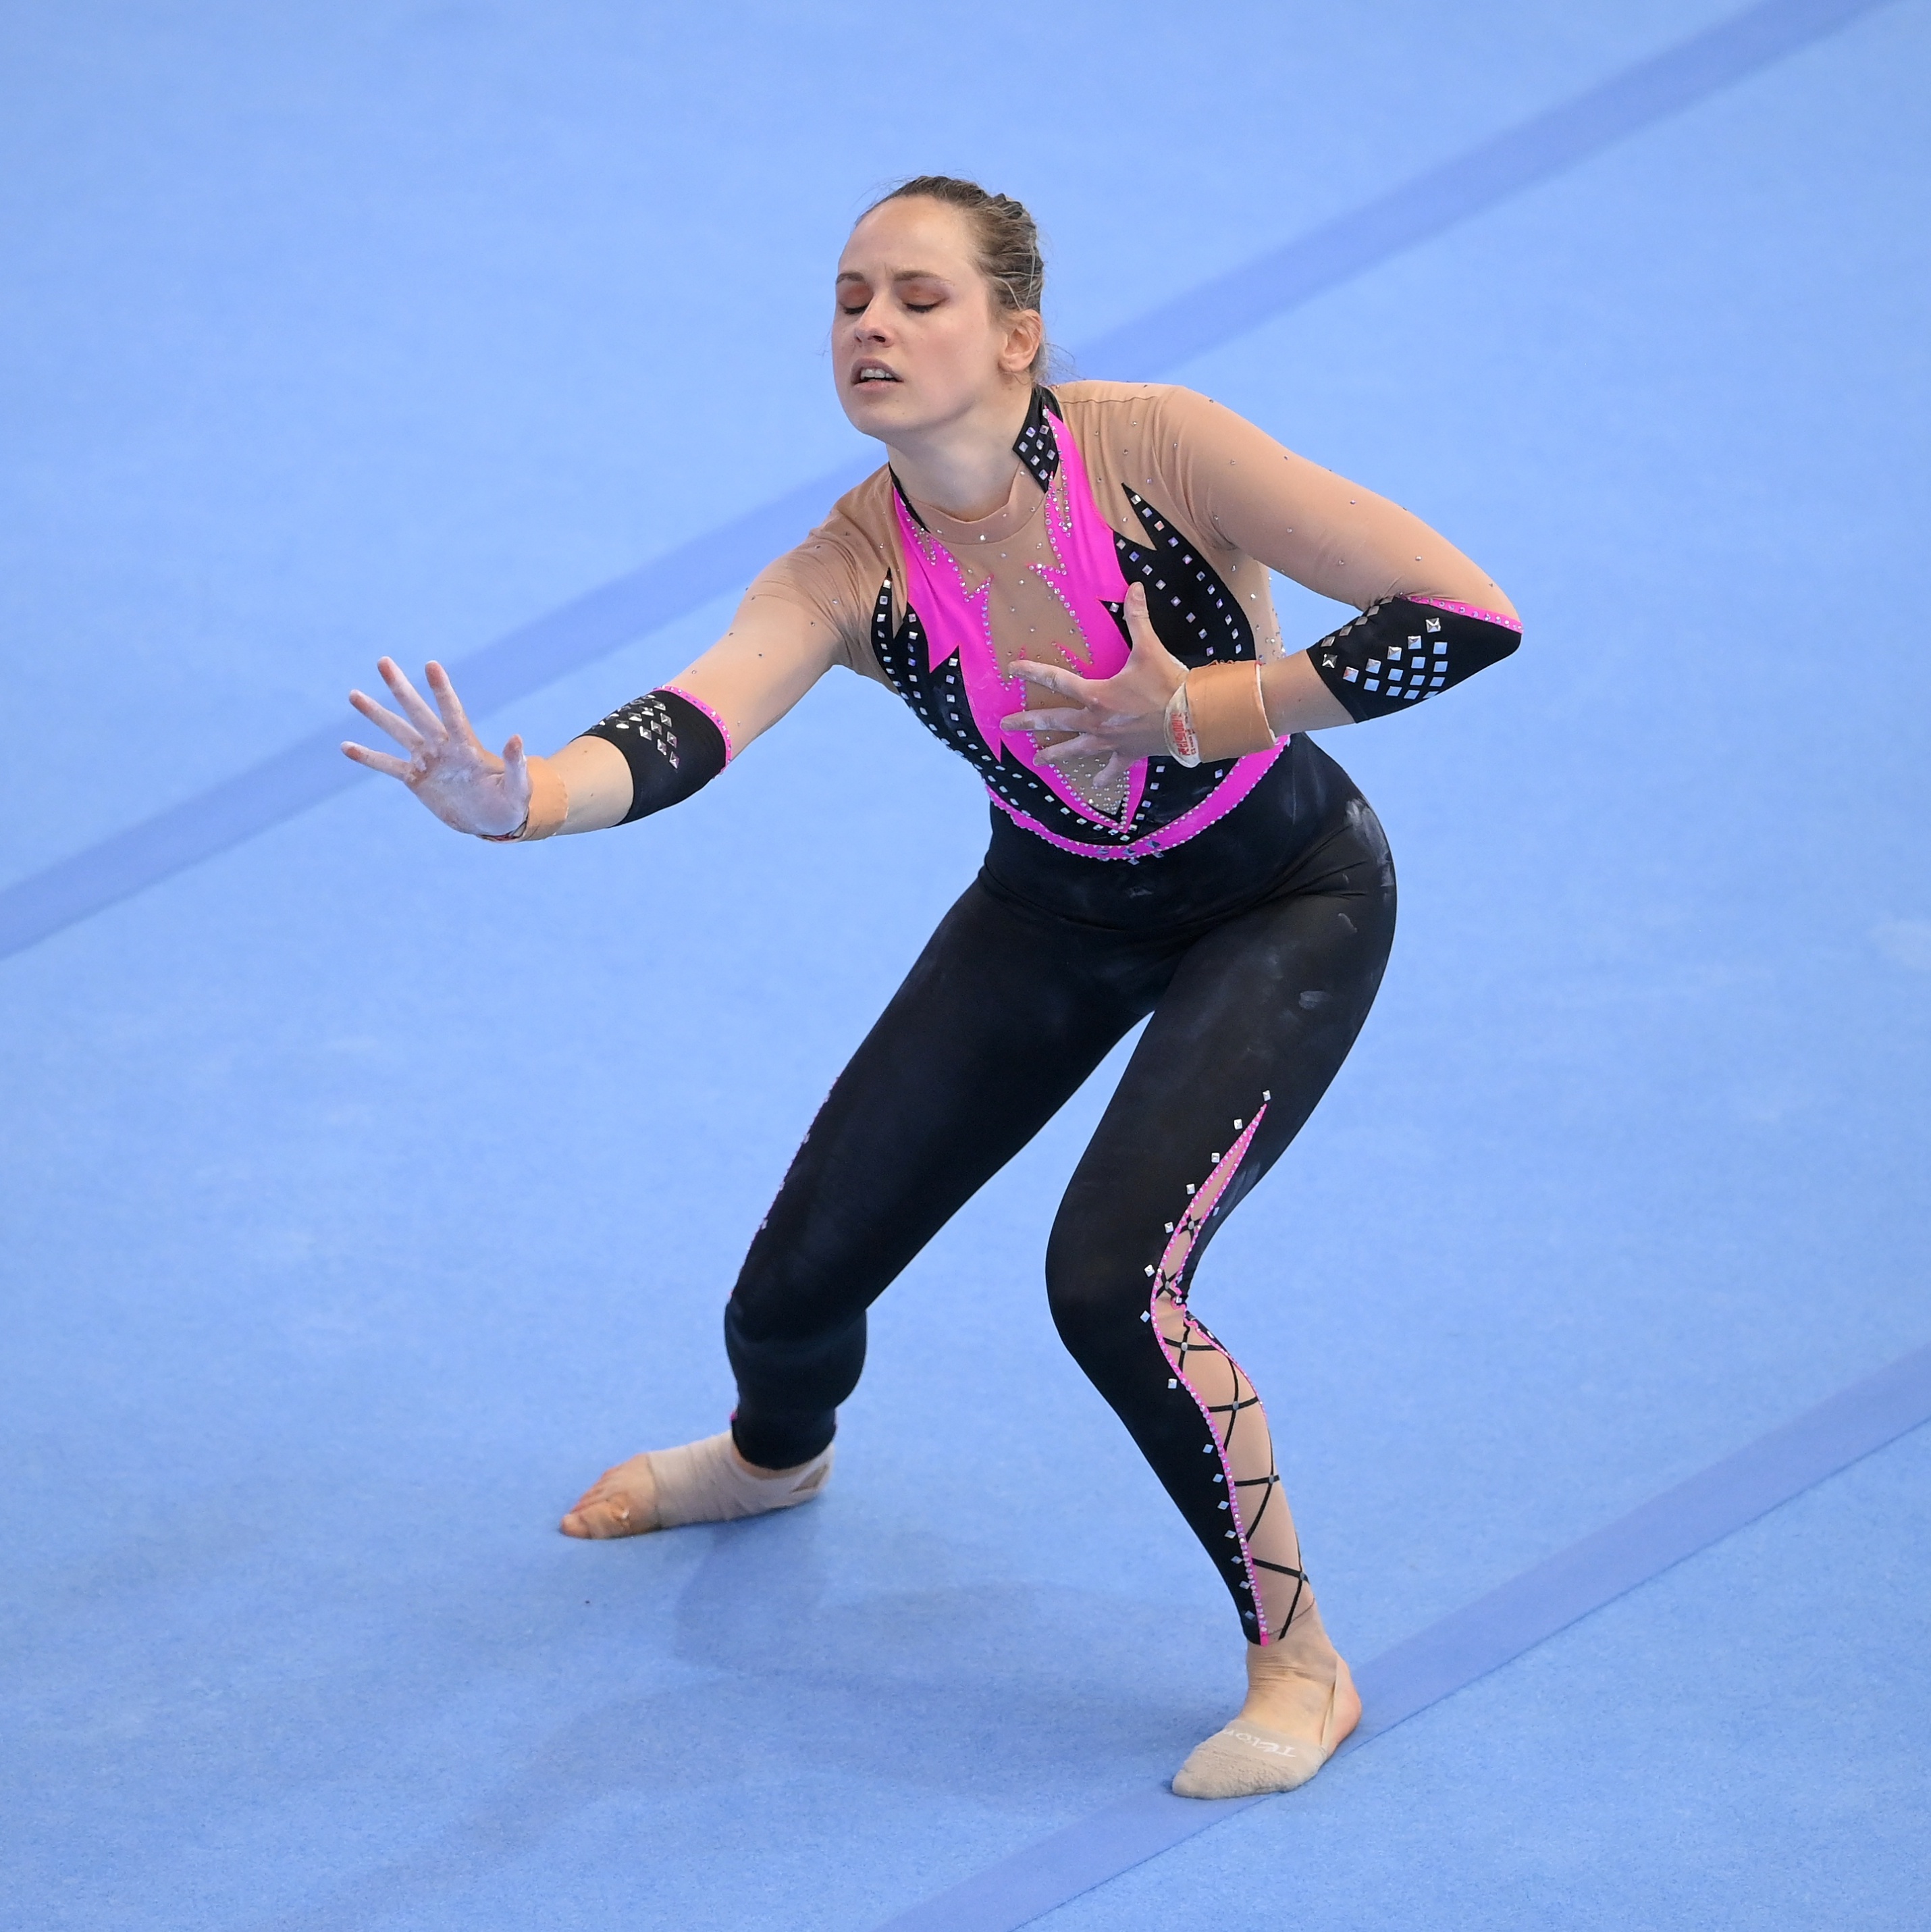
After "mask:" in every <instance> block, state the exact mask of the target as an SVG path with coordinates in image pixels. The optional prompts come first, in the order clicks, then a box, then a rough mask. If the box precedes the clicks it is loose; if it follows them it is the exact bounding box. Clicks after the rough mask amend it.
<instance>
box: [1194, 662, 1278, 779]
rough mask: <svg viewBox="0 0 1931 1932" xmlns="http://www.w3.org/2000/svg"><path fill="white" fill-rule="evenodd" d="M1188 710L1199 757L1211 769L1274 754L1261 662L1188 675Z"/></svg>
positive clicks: (1210, 666) (1207, 666)
mask: <svg viewBox="0 0 1931 1932" xmlns="http://www.w3.org/2000/svg"><path fill="white" fill-rule="evenodd" d="M1188 685H1189V691H1188V698H1187V703H1188V708H1189V712H1190V713H1191V716H1192V724H1193V730H1194V736H1195V740H1196V745H1197V749H1198V754H1199V756H1200V757H1201V758H1204V759H1205V760H1207V762H1208V763H1210V764H1217V763H1219V762H1220V761H1221V760H1223V759H1226V758H1242V757H1246V756H1247V755H1248V754H1249V753H1250V752H1253V751H1272V750H1273V748H1274V744H1275V742H1276V741H1275V733H1274V727H1273V724H1271V723H1270V721H1269V720H1268V717H1267V700H1266V696H1265V694H1264V691H1262V688H1261V665H1260V661H1259V660H1258V658H1256V659H1255V660H1254V661H1252V662H1251V663H1247V664H1201V665H1198V666H1197V667H1195V669H1194V670H1191V671H1190V672H1189V673H1188Z"/></svg>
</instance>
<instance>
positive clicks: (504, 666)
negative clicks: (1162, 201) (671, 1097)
mask: <svg viewBox="0 0 1931 1932" xmlns="http://www.w3.org/2000/svg"><path fill="white" fill-rule="evenodd" d="M1885 4H1887V0H1764V4H1762V5H1759V6H1756V7H1750V8H1749V9H1748V10H1746V11H1745V12H1744V13H1739V14H1737V15H1735V17H1733V18H1732V19H1730V20H1726V21H1724V22H1722V23H1720V24H1719V25H1717V26H1714V27H1712V28H1708V29H1706V30H1705V31H1703V32H1702V33H1700V34H1695V35H1693V36H1692V37H1690V39H1688V40H1684V41H1683V42H1681V43H1679V44H1678V46H1675V47H1672V48H1669V49H1666V51H1665V52H1662V53H1660V54H1657V55H1652V56H1651V57H1650V58H1648V59H1646V60H1642V61H1639V62H1636V63H1635V64H1634V65H1632V66H1630V67H1628V68H1624V70H1623V71H1621V73H1619V74H1615V75H1612V77H1610V78H1609V80H1605V81H1603V82H1600V83H1598V84H1597V86H1594V87H1592V88H1590V89H1586V90H1585V91H1584V92H1582V93H1581V94H1579V95H1573V96H1572V97H1571V98H1570V99H1568V100H1567V101H1563V102H1561V103H1559V104H1558V105H1557V106H1555V107H1552V108H1550V109H1549V110H1546V112H1544V113H1540V114H1538V115H1534V116H1532V117H1531V118H1529V119H1528V120H1526V121H1522V122H1520V123H1519V124H1517V125H1516V127H1512V128H1510V129H1508V130H1505V131H1504V133H1501V134H1499V135H1497V136H1495V137H1494V138H1492V139H1490V140H1488V141H1485V142H1482V143H1480V145H1477V147H1475V148H1471V149H1470V150H1469V151H1468V152H1467V153H1465V154H1461V155H1459V156H1457V157H1455V158H1454V159H1453V160H1448V161H1445V162H1443V163H1441V164H1440V165H1438V166H1435V167H1433V168H1431V169H1426V170H1425V171H1424V172H1423V173H1421V174H1420V175H1416V176H1415V177H1414V178H1412V179H1411V180H1410V181H1406V182H1405V183H1403V184H1401V185H1400V186H1399V187H1396V188H1393V189H1392V190H1390V191H1389V192H1388V193H1386V194H1384V195H1381V196H1378V197H1377V198H1376V199H1374V200H1372V201H1370V202H1367V203H1366V204H1365V205H1363V206H1361V207H1360V208H1356V209H1354V210H1353V211H1351V212H1350V213H1348V214H1345V215H1342V216H1340V217H1337V218H1336V220H1333V221H1330V222H1328V223H1325V224H1324V226H1321V227H1319V228H1317V229H1315V230H1313V231H1312V233H1309V234H1308V235H1306V236H1303V237H1302V238H1300V239H1299V240H1297V241H1295V242H1290V243H1288V244H1287V245H1285V247H1283V248H1278V249H1275V250H1273V251H1270V252H1269V253H1268V254H1265V255H1263V256H1261V257H1258V259H1257V260H1255V261H1252V262H1251V263H1248V264H1246V266H1244V267H1242V268H1240V269H1234V270H1233V271H1231V272H1229V273H1228V274H1226V275H1220V276H1217V277H1216V278H1213V279H1212V280H1210V281H1207V282H1204V283H1202V284H1200V285H1199V286H1198V287H1195V288H1193V289H1191V290H1188V291H1187V292H1186V293H1185V294H1183V295H1180V296H1176V297H1174V299H1172V300H1171V301H1170V302H1165V303H1163V304H1162V305H1160V306H1159V308H1155V309H1153V310H1152V311H1150V312H1149V313H1148V314H1145V315H1144V316H1141V317H1139V318H1138V320H1135V321H1133V322H1131V323H1126V324H1125V325H1124V326H1122V327H1120V328H1119V329H1114V330H1112V331H1111V332H1109V333H1108V334H1107V335H1104V336H1102V337H1101V338H1099V339H1098V340H1097V341H1094V342H1093V343H1091V344H1088V345H1087V346H1086V347H1085V348H1084V349H1083V350H1081V351H1080V352H1079V354H1078V359H1079V361H1080V362H1081V365H1082V366H1084V367H1086V368H1090V370H1092V371H1093V372H1095V373H1104V372H1105V371H1118V372H1120V373H1122V374H1129V375H1131V376H1132V377H1136V378H1145V377H1150V376H1152V375H1153V374H1158V373H1159V372H1160V371H1164V370H1168V369H1171V368H1174V367H1175V366H1177V365H1179V364H1180V363H1183V362H1186V361H1187V360H1188V359H1190V358H1192V357H1193V356H1198V355H1200V354H1202V353H1204V352H1205V351H1206V350H1210V349H1213V348H1216V347H1219V346H1220V345H1221V344H1225V343H1227V342H1230V341H1234V339H1236V338H1238V337H1239V336H1241V335H1245V334H1246V333H1247V332H1249V330H1251V329H1255V328H1258V326H1260V325H1261V323H1264V322H1267V321H1270V320H1273V319H1275V318H1276V317H1279V316H1282V315H1284V314H1287V313H1288V312H1289V311H1291V310H1293V309H1294V308H1297V307H1299V306H1300V305H1302V304H1303V303H1305V302H1309V301H1311V300H1312V299H1314V297H1315V296H1318V295H1320V294H1321V293H1324V292H1325V291H1326V290H1329V289H1331V288H1334V287H1337V286H1339V284H1342V283H1344V282H1346V281H1350V280H1351V279H1352V278H1354V277H1355V276H1357V275H1363V274H1365V273H1366V272H1367V271H1368V270H1369V269H1372V268H1374V267H1375V266H1378V264H1380V263H1383V262H1385V261H1387V260H1390V258H1391V257H1393V256H1396V255H1398V254H1401V253H1402V252H1403V251H1405V250H1407V249H1408V248H1413V247H1414V246H1415V245H1417V243H1420V242H1424V241H1426V240H1428V239H1429V238H1430V237H1432V236H1436V235H1439V234H1441V233H1443V232H1444V230H1445V229H1449V228H1450V227H1453V226H1454V225H1455V224H1456V223H1458V222H1461V221H1464V220H1468V218H1469V217H1471V216H1473V215H1475V214H1480V213H1481V212H1483V211H1484V210H1486V209H1487V208H1492V207H1494V206H1495V205H1497V204H1498V203H1499V202H1503V201H1505V200H1507V199H1510V197H1511V196H1514V195H1516V194H1519V193H1522V192H1523V191H1524V190H1527V189H1528V188H1531V187H1535V186H1537V184H1540V183H1541V182H1543V181H1549V180H1550V179H1552V178H1554V177H1555V176H1556V175H1559V174H1561V173H1562V172H1564V170H1566V169H1569V168H1570V167H1573V166H1575V165H1576V163H1578V162H1579V161H1582V160H1586V159H1587V158H1588V157H1590V156H1591V155H1592V154H1598V153H1600V152H1601V151H1603V149H1604V148H1608V147H1609V146H1611V145H1613V144H1614V143H1615V142H1618V141H1620V140H1622V139H1625V138H1626V137H1627V136H1630V135H1631V134H1633V133H1638V132H1639V131H1640V130H1642V129H1643V128H1645V127H1651V126H1654V124H1657V122H1659V121H1663V120H1665V119H1666V118H1669V116H1670V115H1673V114H1676V113H1681V111H1682V110H1684V109H1685V108H1687V107H1693V106H1694V105H1696V104H1697V103H1698V102H1699V101H1704V100H1706V99H1708V98H1709V97H1710V96H1711V95H1714V94H1715V93H1717V92H1720V90H1721V89H1723V88H1725V87H1727V86H1730V85H1731V84H1732V83H1734V82H1736V81H1738V80H1742V79H1744V77H1747V75H1749V74H1753V73H1755V72H1756V71H1758V70H1759V69H1760V68H1764V67H1765V66H1767V65H1769V64H1770V63H1771V62H1774V61H1777V60H1779V59H1781V58H1783V56H1784V55H1786V54H1789V53H1793V52H1796V51H1798V49H1801V48H1802V47H1804V46H1808V45H1809V44H1810V43H1812V42H1813V41H1815V40H1819V39H1820V38H1822V37H1823V36H1824V35H1825V34H1829V33H1831V32H1834V31H1836V30H1837V28H1840V27H1843V26H1847V25H1849V23H1851V22H1852V21H1853V20H1857V19H1858V18H1860V17H1861V16H1863V15H1864V14H1866V13H1872V12H1874V11H1875V10H1876V9H1877V8H1878V7H1880V6H1882V5H1885ZM860 473H861V472H859V470H858V469H850V470H847V469H836V470H832V471H829V472H826V474H824V475H821V476H817V477H814V478H812V479H811V481H808V482H806V483H803V484H799V486H798V487H796V488H795V489H793V490H787V491H786V492H785V493H784V495H783V496H779V497H778V498H775V499H773V500H772V502H768V503H765V504H763V505H760V506H759V507H758V508H756V509H754V510H751V511H746V512H745V514H743V515H742V516H740V517H734V518H733V519H731V520H730V521H728V522H727V523H721V524H719V525H718V526H717V527H716V528H715V529H712V530H710V531H708V532H706V533H705V534H704V535H701V536H699V537H695V538H692V539H691V541H689V542H688V543H686V544H680V545H679V546H678V547H677V548H676V549H675V550H671V551H670V552H668V553H667V554H666V555H664V556H661V557H660V558H658V559H657V560H656V561H655V562H652V563H649V564H646V565H643V567H642V568H640V569H638V570H635V571H631V572H629V573H628V574H626V575H625V576H622V577H618V578H616V579H615V580H613V581H612V582H610V583H607V584H604V585H603V586H601V588H599V589H595V590H592V591H590V592H587V593H586V595H583V596H582V597H580V598H576V599H575V600H574V601H572V602H571V603H569V604H565V605H564V606H563V607H562V608H561V609H559V610H553V611H551V612H550V613H548V614H547V615H546V616H541V617H539V618H537V619H535V620H533V621H532V622H530V623H528V624H526V625H522V626H521V627H520V628H517V629H516V630H514V631H511V632H509V633H508V634H507V635H506V636H504V637H499V638H498V639H496V641H495V642H494V643H490V644H486V645H484V646H482V648H481V649H478V650H476V651H474V652H471V653H470V654H469V656H467V657H466V658H461V659H460V660H458V661H457V662H456V663H455V664H453V665H452V666H451V670H452V671H453V672H454V675H455V677H456V679H457V683H458V685H459V686H460V688H462V690H463V695H464V697H465V699H466V701H467V702H468V703H469V709H471V710H472V712H475V713H477V714H478V715H480V714H481V713H482V712H486V711H488V710H490V709H493V707H495V706H498V705H500V704H502V703H507V702H508V701H509V700H511V699H514V698H516V697H520V696H521V695H523V694H524V693H526V692H527V691H534V690H536V689H538V688H541V686H542V685H545V684H547V683H548V682H550V681H551V680H552V679H556V678H558V677H561V676H563V675H565V673H568V672H569V671H571V670H576V669H577V668H578V667H580V666H582V665H583V664H589V663H591V662H592V661H595V659H596V658H600V657H602V656H604V655H607V653H609V652H611V651H613V650H616V649H619V648H620V647H621V646H624V645H625V644H628V643H634V642H635V641H636V640H637V639H638V638H640V637H644V636H646V635H648V634H649V633H650V632H651V631H655V630H658V629H660V628H662V627H663V626H664V625H667V624H670V623H673V622H676V620H677V619H679V618H680V617H683V616H688V614H689V613H691V611H693V610H697V609H698V608H699V607H700V606H702V605H703V604H706V603H709V601H711V599H712V598H714V597H717V596H720V595H723V594H724V593H725V592H728V591H730V590H731V589H734V588H736V586H739V585H740V584H742V583H747V582H748V580H750V579H751V577H752V576H753V575H754V574H755V573H756V572H757V571H758V570H759V569H760V568H762V567H763V565H764V564H765V563H766V562H767V561H769V559H770V558H771V557H772V556H775V555H776V554H777V553H778V552H779V551H781V550H784V549H786V548H788V547H790V544H793V542H795V541H796V540H797V538H798V537H799V535H800V533H801V532H802V531H803V530H805V529H808V527H809V526H811V524H812V523H814V522H815V521H816V520H817V519H818V517H820V516H821V515H822V514H823V511H824V509H825V508H826V505H827V504H829V502H831V501H832V499H833V498H834V497H835V496H837V495H838V493H840V492H841V491H842V490H845V489H847V488H849V487H850V486H851V485H852V484H853V483H855V482H856V481H857V480H858V478H859V474H860ZM342 728H343V727H341V726H340V725H330V726H327V727H322V728H321V729H319V730H315V731H313V732H311V733H309V734H308V735H307V736H305V737H304V738H301V739H298V740H297V742H295V743H294V744H292V745H287V746H286V747H284V748H283V749H282V750H281V751H278V752H277V753H275V754H274V755H273V756H272V757H269V758H267V759H265V760H262V763H259V764H257V765H254V766H250V768H249V769H247V770H246V771H243V772H238V773H237V774H236V775H235V776H234V777H232V778H225V779H223V781H221V782H220V784H215V785H212V786H210V787H208V788H207V789H206V790H203V791H201V792H198V793H196V794H195V795H194V796H192V797H190V798H186V799H182V800H181V802H180V803H179V804H178V805H171V806H169V808H167V809H166V811H161V812H158V813H157V814H154V816H153V817H151V818H146V819H143V820H141V821H140V822H139V823H138V824H135V825H132V826H129V827H127V829H126V830H124V831H122V832H116V833H115V834H114V835H112V836H111V837H109V838H104V839H103V840H101V841H100V842H99V843H98V844H94V845H91V846H89V847H86V848H85V850H82V851H79V852H76V853H73V855H72V856H70V857H68V858H66V859H61V860H60V861H58V862H57V863H55V864H54V865H49V866H48V867H46V868H45V869H44V870H43V871H39V872H36V873H34V874H30V875H29V876H28V877H26V878H25V879H22V880H19V881H18V882H17V883H15V884H13V885H12V886H8V887H7V889H5V890H4V892H0V959H5V958H7V957H9V956H11V955H12V954H13V953H19V952H21V951H23V950H25V948H27V947H30V946H31V945H34V944H36V943H37V941H40V940H42V939H44V938H47V937H48V936H49V935H51V934H53V933H55V932H60V931H61V930H63V929H64V928H66V927H67V926H73V925H75V924H76V923H78V922H79V921H80V920H82V919H86V918H88V917H89V916H91V915H92V914H93V913H97V912H99V911H100V910H103V908H104V907H107V906H110V905H112V904H115V902H116V901H118V900H121V899H123V898H127V897H128V896H129V895H130V894H132V893H134V892H139V891H141V890H142V889H144V888H145V887H146V886H151V885H154V884H157V883H160V881H161V880H163V879H166V878H169V877H172V875H173V874H175V873H177V872H179V871H184V870H185V869H186V868H187V867H189V866H190V865H196V864H198V863H199V862H200V861H201V860H202V859H210V858H212V857H214V856H215V855H216V854H217V853H220V852H224V851H226V850H228V849H229V847H231V846H234V845H237V844H241V842H242V841H244V840H245V839H247V838H252V837H253V836H254V835H255V834H256V833H257V832H263V831H265V830H267V829H268V827H269V826H272V825H276V824H278V823H280V822H281V821H282V820H283V819H286V818H289V817H293V816H294V815H295V814H296V813H297V812H299V811H305V810H307V808H308V807H309V806H310V805H319V804H320V803H321V802H322V801H323V800H324V799H328V798H332V797H334V796H335V795H336V794H337V793H338V792H341V791H344V790H347V789H348V787H349V786H350V785H352V784H356V783H358V781H360V780H361V778H362V777H363V776H364V773H363V772H361V770H360V769H358V767H357V766H353V765H352V764H350V763H349V762H348V760H346V759H345V758H343V756H342V754H341V753H340V751H339V750H338V749H337V746H338V745H339V744H340V739H341V734H342Z"/></svg>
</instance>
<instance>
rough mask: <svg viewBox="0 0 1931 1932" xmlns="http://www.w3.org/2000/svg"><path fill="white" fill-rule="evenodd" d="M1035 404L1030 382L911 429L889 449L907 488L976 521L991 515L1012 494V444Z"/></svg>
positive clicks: (924, 500) (965, 519) (922, 499)
mask: <svg viewBox="0 0 1931 1932" xmlns="http://www.w3.org/2000/svg"><path fill="white" fill-rule="evenodd" d="M1032 406H1033V386H1032V383H1030V380H1029V381H1027V382H1026V383H1023V384H1016V385H1015V386H1013V387H1012V389H1010V390H1009V391H1006V390H1002V391H1001V392H1000V393H999V394H998V395H997V396H994V397H991V398H987V399H986V400H985V401H983V402H979V403H976V404H973V407H971V408H970V410H967V411H966V412H965V413H964V414H963V415H961V416H955V417H954V418H953V419H952V421H951V422H945V423H940V424H936V425H934V426H933V427H932V428H930V429H925V430H920V431H917V432H916V434H905V435H904V437H902V439H901V440H897V441H893V442H889V443H886V451H887V452H888V453H889V455H890V456H891V458H892V468H893V469H894V470H895V471H896V472H898V480H899V481H900V482H901V483H902V484H904V486H905V488H906V490H907V493H908V494H909V495H910V496H913V497H916V499H918V501H919V502H922V503H926V504H929V505H931V507H932V508H934V509H937V510H943V511H944V512H945V513H946V515H947V516H949V517H958V519H959V520H961V522H966V523H970V522H972V521H973V520H976V519H977V518H979V517H989V516H991V514H992V513H993V512H994V511H995V510H997V509H998V508H1000V506H1001V505H1003V503H1004V502H1005V501H1006V499H1007V497H1008V496H1010V495H1011V494H1012V479H1013V478H1014V476H1015V475H1017V474H1018V469H1019V459H1018V457H1016V456H1015V455H1013V453H1012V445H1013V443H1014V442H1015V440H1017V438H1018V434H1019V432H1020V431H1021V429H1022V428H1024V426H1025V422H1026V412H1027V410H1029V409H1030V408H1031V407H1032Z"/></svg>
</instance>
